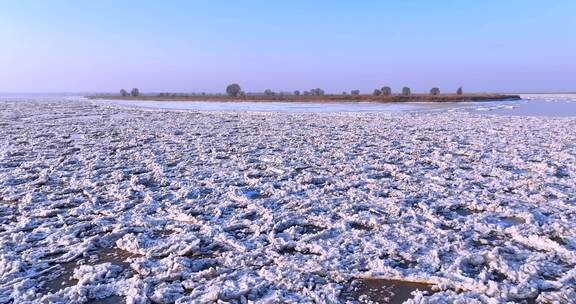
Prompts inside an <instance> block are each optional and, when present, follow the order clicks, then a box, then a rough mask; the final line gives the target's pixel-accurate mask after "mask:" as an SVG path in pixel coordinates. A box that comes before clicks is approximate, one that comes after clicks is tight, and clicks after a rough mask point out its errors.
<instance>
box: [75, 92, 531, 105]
mask: <svg viewBox="0 0 576 304" xmlns="http://www.w3.org/2000/svg"><path fill="white" fill-rule="evenodd" d="M86 98H88V99H108V100H144V101H208V102H209V101H213V102H315V103H319V102H379V103H380V102H382V103H388V102H480V101H499V100H503V101H504V100H521V99H522V98H521V97H520V95H507V94H464V95H457V94H442V95H436V96H433V95H429V94H413V95H410V96H401V95H392V96H373V95H356V96H354V95H324V96H303V95H299V96H297V95H276V96H264V95H256V96H243V97H230V96H224V95H205V96H202V95H194V96H191V95H187V96H150V95H145V96H119V95H91V96H86Z"/></svg>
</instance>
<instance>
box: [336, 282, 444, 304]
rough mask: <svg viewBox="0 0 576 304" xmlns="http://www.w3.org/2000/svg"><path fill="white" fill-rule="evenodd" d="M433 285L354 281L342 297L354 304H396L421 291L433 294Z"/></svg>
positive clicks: (345, 289)
mask: <svg viewBox="0 0 576 304" xmlns="http://www.w3.org/2000/svg"><path fill="white" fill-rule="evenodd" d="M432 286H433V285H432V284H426V283H416V282H407V281H400V280H387V279H354V280H353V281H352V282H350V283H349V284H348V286H345V287H344V290H343V291H342V293H341V295H340V297H341V299H342V300H343V301H351V302H352V303H378V304H395V303H403V302H404V301H407V300H409V299H412V298H413V296H412V292H414V291H416V290H420V291H423V292H426V293H427V294H433V293H434V290H433V289H432Z"/></svg>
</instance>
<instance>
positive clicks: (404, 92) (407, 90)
mask: <svg viewBox="0 0 576 304" xmlns="http://www.w3.org/2000/svg"><path fill="white" fill-rule="evenodd" d="M402 95H404V96H410V95H412V93H411V92H410V88H409V87H403V88H402Z"/></svg>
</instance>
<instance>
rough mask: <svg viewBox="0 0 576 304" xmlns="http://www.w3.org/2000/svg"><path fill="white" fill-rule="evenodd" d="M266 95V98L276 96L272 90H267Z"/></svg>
mask: <svg viewBox="0 0 576 304" xmlns="http://www.w3.org/2000/svg"><path fill="white" fill-rule="evenodd" d="M264 95H266V96H274V92H273V91H272V90H270V89H266V91H264Z"/></svg>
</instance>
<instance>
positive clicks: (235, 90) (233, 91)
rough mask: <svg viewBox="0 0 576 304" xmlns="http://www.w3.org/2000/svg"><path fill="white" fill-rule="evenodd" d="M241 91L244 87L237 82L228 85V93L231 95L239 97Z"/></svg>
mask: <svg viewBox="0 0 576 304" xmlns="http://www.w3.org/2000/svg"><path fill="white" fill-rule="evenodd" d="M241 91H242V88H240V85H239V84H237V83H233V84H230V85H228V86H227V87H226V94H228V96H230V97H237V96H238V95H239V94H240V92H241Z"/></svg>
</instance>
